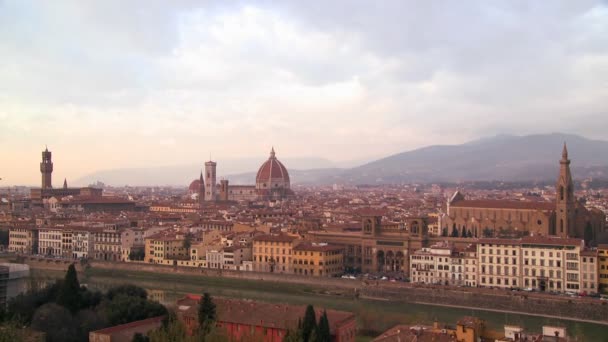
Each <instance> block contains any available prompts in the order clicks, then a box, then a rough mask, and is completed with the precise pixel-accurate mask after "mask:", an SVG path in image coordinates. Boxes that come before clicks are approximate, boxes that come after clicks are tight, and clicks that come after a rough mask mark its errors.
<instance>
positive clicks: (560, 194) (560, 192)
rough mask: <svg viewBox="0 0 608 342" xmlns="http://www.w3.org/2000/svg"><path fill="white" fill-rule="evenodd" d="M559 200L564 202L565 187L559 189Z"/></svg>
mask: <svg viewBox="0 0 608 342" xmlns="http://www.w3.org/2000/svg"><path fill="white" fill-rule="evenodd" d="M559 199H560V200H562V201H563V200H564V187H563V186H560V187H559Z"/></svg>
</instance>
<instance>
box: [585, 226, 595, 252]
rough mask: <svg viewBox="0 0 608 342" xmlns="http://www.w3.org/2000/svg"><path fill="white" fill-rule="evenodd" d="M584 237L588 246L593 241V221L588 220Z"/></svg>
mask: <svg viewBox="0 0 608 342" xmlns="http://www.w3.org/2000/svg"><path fill="white" fill-rule="evenodd" d="M584 239H585V245H587V246H589V243H591V241H593V227H592V226H591V222H587V225H586V226H585V232H584Z"/></svg>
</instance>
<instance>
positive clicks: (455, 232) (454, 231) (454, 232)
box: [452, 225, 458, 237]
mask: <svg viewBox="0 0 608 342" xmlns="http://www.w3.org/2000/svg"><path fill="white" fill-rule="evenodd" d="M452 237H458V228H456V225H454V226H453V227H452Z"/></svg>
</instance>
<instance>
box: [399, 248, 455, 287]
mask: <svg viewBox="0 0 608 342" xmlns="http://www.w3.org/2000/svg"><path fill="white" fill-rule="evenodd" d="M453 252H454V247H453V246H452V245H450V244H448V243H443V242H442V243H438V244H435V245H433V246H431V247H425V248H422V249H420V250H417V251H415V252H414V253H412V254H411V255H410V280H411V282H413V283H425V284H442V285H449V284H454V283H459V282H460V281H462V280H463V278H464V277H463V271H464V267H463V264H462V262H463V258H461V257H460V256H455V258H454V259H455V260H454V264H453V262H452V253H453ZM452 266H454V268H453V269H454V271H453V272H452ZM456 274H459V275H460V279H458V278H456Z"/></svg>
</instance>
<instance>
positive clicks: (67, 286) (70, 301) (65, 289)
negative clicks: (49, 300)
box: [57, 264, 82, 313]
mask: <svg viewBox="0 0 608 342" xmlns="http://www.w3.org/2000/svg"><path fill="white" fill-rule="evenodd" d="M81 301H82V299H81V294H80V283H79V282H78V275H77V274H76V267H74V264H71V265H70V266H69V267H68V271H67V272H66V274H65V278H64V280H63V283H62V284H61V287H60V288H59V293H58V295H57V304H59V305H61V306H63V307H65V308H66V309H68V310H70V311H71V312H72V313H75V312H76V311H78V309H80V305H81Z"/></svg>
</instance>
